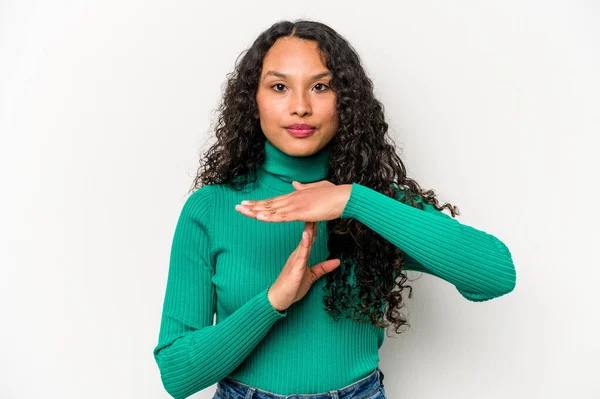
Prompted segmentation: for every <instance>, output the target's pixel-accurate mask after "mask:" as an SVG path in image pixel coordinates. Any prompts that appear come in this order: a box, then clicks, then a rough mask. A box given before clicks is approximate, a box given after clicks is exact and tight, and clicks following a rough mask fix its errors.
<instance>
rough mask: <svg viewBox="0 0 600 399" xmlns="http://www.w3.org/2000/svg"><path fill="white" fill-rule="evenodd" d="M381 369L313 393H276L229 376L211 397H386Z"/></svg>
mask: <svg viewBox="0 0 600 399" xmlns="http://www.w3.org/2000/svg"><path fill="white" fill-rule="evenodd" d="M383 377H384V376H383V371H381V369H380V368H379V367H378V368H377V369H375V370H374V371H373V372H372V373H371V374H369V375H368V376H366V377H364V378H362V379H360V380H358V381H356V382H355V383H353V384H350V385H347V386H345V387H343V388H340V389H334V390H332V391H329V392H324V393H315V394H294V395H288V396H283V395H277V394H275V393H272V392H267V391H263V390H261V389H258V388H254V387H251V386H248V385H246V384H242V383H241V382H237V381H234V380H232V379H230V378H224V379H222V380H221V381H219V382H218V383H217V391H216V392H215V395H214V396H213V399H251V398H252V399H386V396H385V389H384V386H383Z"/></svg>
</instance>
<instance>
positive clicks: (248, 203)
mask: <svg viewBox="0 0 600 399" xmlns="http://www.w3.org/2000/svg"><path fill="white" fill-rule="evenodd" d="M292 194H294V193H293V192H291V193H288V194H284V195H279V196H277V197H271V198H265V199H262V200H244V201H242V202H241V205H245V206H250V207H264V206H265V205H268V204H269V203H271V204H276V203H278V202H281V201H285V200H287V199H288V197H290V196H291V195H292Z"/></svg>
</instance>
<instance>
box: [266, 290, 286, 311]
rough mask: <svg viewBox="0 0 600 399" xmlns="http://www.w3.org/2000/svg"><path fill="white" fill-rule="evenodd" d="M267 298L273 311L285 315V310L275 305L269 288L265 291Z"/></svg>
mask: <svg viewBox="0 0 600 399" xmlns="http://www.w3.org/2000/svg"><path fill="white" fill-rule="evenodd" d="M267 298H268V299H269V302H270V303H271V306H272V307H273V309H275V310H276V311H278V312H279V313H285V311H286V309H287V308H285V307H283V306H281V305H279V304H278V303H277V301H276V300H274V299H273V295H272V293H271V288H270V287H269V290H268V291H267Z"/></svg>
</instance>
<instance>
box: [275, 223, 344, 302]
mask: <svg viewBox="0 0 600 399" xmlns="http://www.w3.org/2000/svg"><path fill="white" fill-rule="evenodd" d="M317 227H318V223H317V222H306V223H305V225H304V230H303V231H302V239H301V240H300V244H299V245H298V247H297V248H296V249H295V250H294V252H292V253H291V255H290V257H289V258H288V260H287V262H286V263H285V266H284V267H283V269H282V270H281V272H280V273H279V276H278V277H277V280H275V282H274V283H273V284H272V285H271V288H269V292H268V297H269V301H270V302H271V305H273V307H274V308H275V309H277V310H278V311H280V312H281V311H283V310H285V309H287V308H288V307H290V306H291V305H292V304H293V303H294V302H297V301H299V300H300V299H302V298H303V297H304V295H306V293H307V292H308V290H309V289H310V287H311V286H312V284H313V283H314V282H315V281H316V280H317V279H318V278H320V277H321V276H323V275H324V274H325V273H329V272H330V271H332V270H333V269H335V268H336V267H338V266H339V265H340V263H341V262H340V260H339V259H329V260H326V261H324V262H321V263H318V264H316V265H315V266H313V267H308V258H309V256H310V251H311V249H312V245H313V243H314V242H315V238H316V237H317Z"/></svg>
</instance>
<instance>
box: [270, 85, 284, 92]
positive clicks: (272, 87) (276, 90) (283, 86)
mask: <svg viewBox="0 0 600 399" xmlns="http://www.w3.org/2000/svg"><path fill="white" fill-rule="evenodd" d="M275 86H283V87H285V86H284V85H283V84H281V83H275V84H274V85H273V86H271V88H274V87H275ZM275 91H276V92H280V91H279V90H275Z"/></svg>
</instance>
